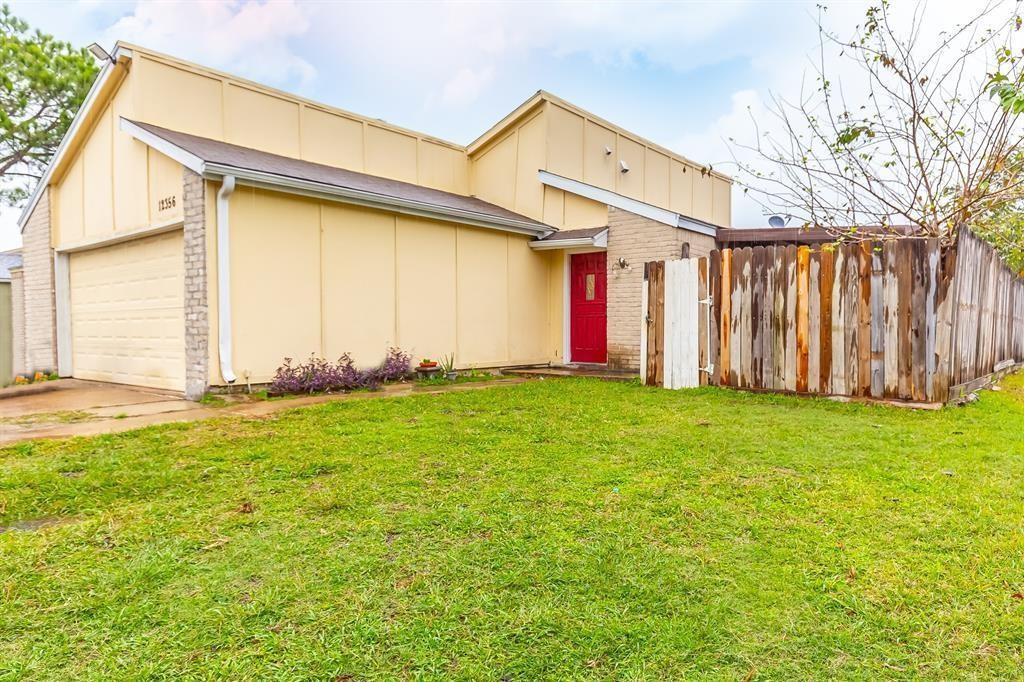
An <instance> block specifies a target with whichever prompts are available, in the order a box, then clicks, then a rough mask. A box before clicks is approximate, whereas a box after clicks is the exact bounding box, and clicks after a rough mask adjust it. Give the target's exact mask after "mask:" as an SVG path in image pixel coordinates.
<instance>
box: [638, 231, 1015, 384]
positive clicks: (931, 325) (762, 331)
mask: <svg viewBox="0 0 1024 682" xmlns="http://www.w3.org/2000/svg"><path fill="white" fill-rule="evenodd" d="M644 280H645V286H644V290H643V293H642V296H643V309H644V321H643V324H642V325H641V336H642V339H641V356H642V357H641V363H642V371H641V373H642V374H643V376H644V380H645V382H646V383H649V384H655V385H661V386H665V387H667V388H683V387H687V386H697V385H703V384H715V385H721V386H731V387H736V388H745V389H759V390H772V391H791V392H797V393H812V394H822V395H840V396H862V397H871V398H884V399H898V400H909V401H918V402H945V401H947V400H949V399H953V398H956V397H959V396H960V395H961V394H963V393H964V392H967V391H970V390H973V389H974V388H977V386H978V385H980V384H983V383H984V382H985V381H987V380H988V379H989V377H990V376H991V375H992V374H994V373H997V372H1001V371H1005V370H1008V369H1010V368H1012V367H1015V366H1016V365H1017V364H1018V363H1020V362H1022V361H1024V281H1022V280H1021V279H1020V278H1019V277H1017V276H1015V275H1014V274H1013V273H1012V272H1011V271H1010V270H1009V269H1008V268H1007V267H1006V266H1005V265H1004V264H1003V263H1002V261H1000V260H999V258H998V256H997V255H996V253H995V252H994V251H993V250H992V249H991V248H990V247H989V246H988V245H986V244H985V243H984V242H982V241H981V240H980V239H978V238H977V237H975V236H974V235H972V234H971V233H970V232H968V231H967V230H962V231H961V235H960V237H959V240H958V242H957V246H956V248H953V249H942V248H941V247H940V245H939V242H938V240H935V239H901V240H889V241H884V242H881V241H879V242H873V241H865V242H860V243H857V244H844V245H824V246H816V247H814V248H811V247H807V246H801V247H797V246H767V247H764V246H756V247H753V248H749V247H748V248H738V249H723V250H721V251H712V252H711V254H710V256H708V257H707V258H691V259H684V260H681V261H669V262H663V261H656V262H651V263H648V264H647V265H646V267H645V271H644Z"/></svg>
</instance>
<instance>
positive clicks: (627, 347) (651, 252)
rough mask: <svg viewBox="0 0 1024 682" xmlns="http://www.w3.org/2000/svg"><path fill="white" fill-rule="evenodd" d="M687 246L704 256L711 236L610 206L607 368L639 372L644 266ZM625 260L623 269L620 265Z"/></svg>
mask: <svg viewBox="0 0 1024 682" xmlns="http://www.w3.org/2000/svg"><path fill="white" fill-rule="evenodd" d="M686 243H688V244H689V245H690V246H689V249H690V256H693V257H697V256H706V255H708V253H709V252H710V251H711V250H712V249H714V248H715V239H714V237H709V236H707V235H704V234H699V233H697V232H690V231H689V230H683V229H680V228H677V227H671V226H669V225H665V224H664V223H659V222H656V221H654V220H651V219H649V218H644V217H642V216H638V215H635V214H633V213H629V212H627V211H623V210H621V209H617V208H613V207H611V206H609V207H608V366H609V367H611V368H615V369H631V370H637V371H639V369H640V295H641V286H642V285H643V280H644V263H645V262H647V261H652V260H675V259H677V258H680V257H681V256H682V249H683V244H686ZM620 258H625V259H626V261H627V262H628V263H629V266H628V267H627V268H626V269H622V268H620V267H619V264H618V261H619V259H620Z"/></svg>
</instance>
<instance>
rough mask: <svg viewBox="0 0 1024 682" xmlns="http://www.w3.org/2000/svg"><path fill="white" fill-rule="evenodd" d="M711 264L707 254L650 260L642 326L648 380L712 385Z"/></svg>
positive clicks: (642, 360) (655, 383)
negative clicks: (709, 378)
mask: <svg viewBox="0 0 1024 682" xmlns="http://www.w3.org/2000/svg"><path fill="white" fill-rule="evenodd" d="M707 266H708V259H707V258H684V259H682V260H675V261H655V262H651V263H647V264H646V266H645V268H644V282H645V284H646V286H645V287H644V289H643V292H642V293H641V310H642V313H643V316H644V319H643V320H642V323H641V325H640V366H641V368H643V369H642V371H641V375H642V377H643V380H644V383H646V384H650V385H653V386H663V387H665V388H691V387H694V386H699V385H701V384H702V383H705V384H706V383H707V380H706V376H707V374H706V371H707V358H708V354H707V343H708V338H707V337H708V331H709V326H708V321H709V316H710V303H711V301H710V299H709V298H708V270H707ZM702 370H704V371H702ZM702 377H704V378H705V379H704V380H703V381H702V380H701V379H702Z"/></svg>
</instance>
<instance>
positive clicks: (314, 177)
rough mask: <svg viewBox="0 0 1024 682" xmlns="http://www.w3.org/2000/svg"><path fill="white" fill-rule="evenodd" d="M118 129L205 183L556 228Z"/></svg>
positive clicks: (146, 127) (496, 209) (301, 164)
mask: <svg viewBox="0 0 1024 682" xmlns="http://www.w3.org/2000/svg"><path fill="white" fill-rule="evenodd" d="M121 128H122V129H123V130H125V131H126V132H128V133H129V134H131V135H132V136H133V137H135V138H136V139H138V140H140V141H141V142H144V143H145V144H147V145H149V146H151V147H153V148H154V149H156V150H157V151H160V152H162V153H164V154H166V155H167V156H169V157H171V158H172V159H174V160H175V161H178V162H179V163H181V164H182V165H183V166H185V167H186V168H190V169H191V170H193V171H195V172H196V173H198V174H200V175H203V176H205V177H208V178H220V177H224V176H228V175H231V176H235V177H236V178H237V180H238V181H239V182H242V183H243V184H250V185H255V186H265V187H267V188H270V189H277V190H283V191H297V192H299V193H303V194H313V195H317V196H326V197H328V198H333V199H336V200H340V201H347V202H350V203H357V204H360V205H367V206H371V207H373V208H381V209H385V210H390V211H396V212H399V213H412V214H415V215H422V216H425V217H430V218H437V219H443V220H453V221H456V222H461V223H467V224H472V225H479V226H482V227H491V228H497V229H506V230H511V231H514V232H521V233H525V234H531V235H533V236H538V237H541V236H545V235H548V234H550V233H551V232H554V231H555V228H553V227H551V226H549V225H545V224H544V223H541V222H538V221H536V220H533V219H532V218H528V217H526V216H524V215H520V214H518V213H514V212H513V211H509V210H507V209H504V208H502V207H500V206H496V205H494V204H491V203H488V202H486V201H482V200H480V199H477V198H476V197H468V196H462V195H460V194H453V193H451V192H445V191H442V190H438V189H431V188H429V187H423V186H421V185H414V184H412V183H408V182H402V181H400V180H391V179H389V178H382V177H379V176H376V175H368V174H366V173H359V172H356V171H351V170H346V169H344V168H336V167H334V166H326V165H323V164H319V163H313V162H311V161H302V160H300V159H293V158H290V157H287V156H280V155H278V154H271V153H269V152H263V151H259V150H256V149H251V148H249V147H241V146H238V145H235V144H229V143H227V142H220V141H218V140H211V139H209V138H205V137H197V136H195V135H189V134H187V133H182V132H178V131H175V130H168V129H167V128H161V127H159V126H155V125H152V124H149V123H140V122H137V121H130V120H128V119H124V118H122V119H121Z"/></svg>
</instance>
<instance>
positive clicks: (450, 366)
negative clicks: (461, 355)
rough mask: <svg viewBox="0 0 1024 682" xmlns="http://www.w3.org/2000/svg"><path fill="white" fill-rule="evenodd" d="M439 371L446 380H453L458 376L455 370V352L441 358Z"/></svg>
mask: <svg viewBox="0 0 1024 682" xmlns="http://www.w3.org/2000/svg"><path fill="white" fill-rule="evenodd" d="M441 372H442V373H443V374H444V378H445V379H447V380H448V381H455V379H456V378H458V376H459V373H458V372H456V371H455V353H450V354H449V355H448V356H447V357H443V358H441Z"/></svg>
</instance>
